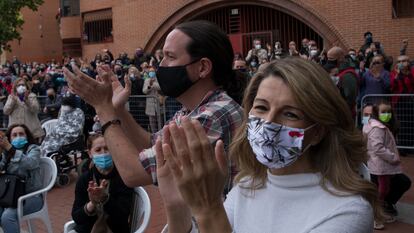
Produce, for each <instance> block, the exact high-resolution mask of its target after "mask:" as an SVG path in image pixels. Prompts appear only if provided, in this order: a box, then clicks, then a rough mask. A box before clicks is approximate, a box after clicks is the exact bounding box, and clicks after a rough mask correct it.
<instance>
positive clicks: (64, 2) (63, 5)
mask: <svg viewBox="0 0 414 233" xmlns="http://www.w3.org/2000/svg"><path fill="white" fill-rule="evenodd" d="M60 9H61V14H62V15H61V16H62V17H66V16H76V15H79V14H80V8H79V0H60Z"/></svg>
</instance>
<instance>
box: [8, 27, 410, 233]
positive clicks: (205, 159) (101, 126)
mask: <svg viewBox="0 0 414 233" xmlns="http://www.w3.org/2000/svg"><path fill="white" fill-rule="evenodd" d="M364 39H365V41H364V43H363V45H362V46H361V48H360V49H359V50H356V49H352V48H351V49H348V50H347V51H346V50H344V49H343V48H340V47H337V46H334V47H332V48H329V49H322V50H321V48H319V47H318V45H317V43H316V42H315V41H313V40H308V39H306V38H305V39H303V40H302V44H301V45H300V48H299V47H297V46H296V43H295V42H294V41H291V42H290V43H289V44H288V48H287V49H284V48H283V46H282V43H281V42H279V41H276V42H274V43H273V42H272V43H271V42H262V41H261V40H260V39H254V40H253V44H252V46H253V48H252V49H251V50H249V51H248V52H247V54H246V57H244V56H243V54H240V53H234V52H233V49H232V46H231V43H230V41H229V39H228V37H227V35H226V34H225V33H224V32H222V31H221V30H220V29H219V28H218V27H216V26H215V25H213V24H211V23H208V22H205V21H191V22H185V23H182V24H180V25H177V26H176V27H175V28H174V29H173V30H172V31H171V32H170V33H169V34H168V36H167V37H166V40H165V44H164V47H163V49H162V50H161V49H159V50H157V51H155V53H154V54H147V53H146V52H144V50H143V49H142V48H138V49H136V52H135V54H134V56H133V57H129V56H128V54H127V53H121V54H119V56H118V58H115V57H114V55H113V54H112V53H111V52H110V51H109V50H107V49H105V50H102V52H101V53H98V54H97V55H96V56H95V58H94V59H93V60H91V61H88V60H87V59H85V58H83V59H75V58H69V57H66V58H65V59H64V60H63V61H62V62H57V61H54V60H52V61H50V62H47V63H45V64H42V63H37V62H31V63H23V62H20V61H19V59H18V58H17V57H14V58H13V61H11V62H7V63H6V64H4V65H2V67H1V68H0V88H1V92H0V94H1V96H0V100H1V101H2V104H3V114H5V115H8V116H9V119H8V121H4V120H3V122H2V123H3V126H4V127H7V126H9V131H8V133H7V137H6V135H3V136H1V137H0V139H1V142H0V147H1V148H0V149H1V150H2V151H3V153H2V160H1V162H0V168H3V169H6V170H7V171H8V172H20V173H21V172H23V170H24V172H23V174H24V175H25V176H27V177H32V178H33V176H32V173H35V172H37V170H36V169H38V165H36V164H38V162H36V161H37V160H36V158H39V157H40V155H42V156H48V155H50V153H53V152H54V151H56V150H58V149H59V148H60V147H61V146H63V145H65V144H68V143H70V142H71V141H74V140H76V139H77V138H79V137H80V136H82V135H84V136H85V137H86V138H87V148H85V149H86V150H87V151H88V154H89V160H88V161H89V162H88V164H87V169H86V172H85V173H83V174H82V176H81V177H79V179H78V181H77V185H76V190H75V202H74V205H73V209H72V217H73V219H74V220H75V222H76V227H75V230H74V232H77V233H81V232H91V231H92V229H95V228H96V227H98V225H100V226H101V227H102V226H104V227H108V228H109V229H111V231H112V232H114V233H115V232H129V228H130V226H129V224H130V214H131V209H130V207H131V202H132V193H133V190H132V188H133V187H136V186H144V185H149V184H156V185H158V187H159V191H160V193H161V196H162V200H163V202H164V206H165V208H166V214H167V220H168V226H166V228H165V229H164V231H165V232H166V231H168V232H189V231H191V232H198V231H202V232H232V231H235V232H273V231H274V229H280V232H315V231H317V232H355V233H357V232H358V233H360V232H372V230H373V228H374V227H375V228H376V229H383V228H384V223H387V222H392V221H395V218H394V216H395V215H397V214H398V211H397V209H396V207H395V204H396V203H397V202H398V200H399V199H400V198H401V196H402V195H403V193H404V192H406V191H407V190H408V189H409V188H410V185H411V181H410V180H409V178H408V177H407V176H406V175H404V173H403V170H402V168H401V160H400V154H402V152H407V151H399V150H398V149H397V147H396V142H398V140H399V139H397V138H398V135H399V134H404V135H405V134H406V133H407V132H406V130H407V129H411V130H412V129H413V128H414V127H411V126H412V124H414V122H412V119H411V121H410V120H407V119H409V118H410V116H411V118H412V117H413V116H414V112H413V111H414V106H412V108H404V109H403V110H401V108H400V104H401V103H404V104H407V103H409V104H411V105H414V97H413V96H408V95H406V96H393V97H392V98H380V99H375V101H373V102H372V103H371V102H370V103H364V104H363V106H360V105H361V104H360V103H361V102H362V100H363V97H364V96H366V95H372V94H379V95H383V94H414V66H413V63H412V61H411V60H410V58H409V57H408V56H407V55H406V50H407V49H408V41H407V40H404V41H403V45H402V49H401V51H400V56H398V58H397V59H396V61H395V62H394V60H393V58H392V57H391V56H388V55H386V53H385V51H384V48H383V46H382V44H381V43H380V42H378V41H375V40H374V39H373V35H372V33H370V32H367V33H365V34H364ZM262 43H263V44H266V46H265V47H262ZM273 45H274V46H273ZM131 95H149V96H151V98H147V99H142V101H141V102H140V101H138V102H134V103H132V102H129V101H128V100H129V97H130V96H131ZM38 96H47V100H46V104H45V107H44V108H43V109H40V108H41V107H40V104H39V102H38V99H37V97H38ZM165 96H168V99H171V100H172V101H176V102H174V104H173V106H175V107H174V108H172V109H170V110H169V111H170V112H166V114H167V115H168V117H167V119H169V120H168V121H167V122H165V126H164V127H163V129H162V130H159V131H158V129H159V127H158V124H163V123H164V122H160V121H159V116H160V115H161V112H160V105H163V104H165V103H166V100H165V99H166V98H165ZM410 98H411V99H410ZM387 100H388V101H387ZM181 105H182V108H178V107H177V106H181ZM315 106H318V107H317V108H315ZM361 108H362V110H359V109H361ZM131 109H139V110H140V111H142V112H145V115H146V116H147V117H148V122H144V121H142V119H136V118H134V116H133V115H131V114H130V112H129V110H131ZM359 111H362V112H363V117H358V116H359V115H360V114H358V112H359ZM40 112H43V113H44V114H47V117H48V118H49V119H57V121H58V123H57V125H56V127H55V128H54V129H53V130H52V131H51V132H48V133H47V134H46V135H44V132H43V130H42V129H41V127H40V119H39V117H38V115H39V113H40ZM355 121H357V122H358V123H359V125H361V127H360V128H358V127H356V126H355ZM362 126H363V127H362ZM410 127H411V128H410ZM361 128H362V130H361ZM399 129H401V130H399ZM404 130H405V131H404ZM14 131H18V132H17V133H16V132H14ZM157 131H158V132H157ZM13 132H14V134H13ZM90 132H94V133H93V134H90ZM411 133H414V132H411ZM13 135H14V136H13ZM403 139H404V138H402V141H404V140H403ZM8 140H11V142H10V143H9V142H8ZM399 144H400V142H399ZM402 145H403V144H402ZM367 151H368V152H367ZM35 152H36V155H34V153H35ZM29 158H30V159H31V160H29ZM24 159H27V162H22V161H26V160H24ZM19 163H21V164H19ZM364 164H365V165H366V166H367V167H368V170H369V172H370V173H371V180H366V179H363V178H362V177H361V176H360V175H359V170H360V168H361V166H362V165H364ZM29 165H30V166H31V167H30V168H27V166H29ZM4 167H5V168H4ZM26 173H30V175H27V174H26ZM31 182H34V181H31ZM33 187H35V185H34V186H33ZM33 187H32V188H33ZM223 200H225V201H224V202H223ZM292 202H295V205H291V204H290V203H292ZM39 205H41V203H40V204H39V203H37V202H36V200H33V204H30V205H29V204H28V205H27V206H28V208H29V207H30V208H29V209H30V210H28V211H35V210H36V208H38V206H39ZM305 207H306V208H305ZM246 209H248V210H249V211H246ZM263 210H269V211H268V212H269V213H272V214H270V215H266V216H263V214H262V213H263ZM13 211H15V208H14V209H13V208H5V210H4V211H3V208H2V207H0V215H1V219H2V221H1V225H2V227H3V229H4V230H5V232H6V233H14V232H19V230H18V227H16V226H18V224H17V225H16V218H17V217H16V218H14V217H15V215H16V213H15V212H13ZM11 215H13V216H12V217H13V218H14V220H13V221H12V222H13V224H11V223H8V222H7V221H6V220H4V221H3V218H5V219H6V218H7V219H9V220H10V218H11V217H10V216H11ZM258 215H260V216H262V217H261V218H257V216H258ZM192 216H193V217H194V218H192ZM293 216H294V217H293ZM297 221H300V222H302V223H303V224H297ZM98 223H99V224H98Z"/></svg>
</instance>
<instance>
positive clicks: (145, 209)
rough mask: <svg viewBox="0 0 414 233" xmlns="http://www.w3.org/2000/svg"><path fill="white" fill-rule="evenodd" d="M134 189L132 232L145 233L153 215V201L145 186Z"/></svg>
mask: <svg viewBox="0 0 414 233" xmlns="http://www.w3.org/2000/svg"><path fill="white" fill-rule="evenodd" d="M134 191H135V195H134V208H133V214H132V225H131V232H132V233H144V231H145V229H147V227H148V224H149V220H150V217H151V201H150V199H149V197H148V194H147V192H146V191H145V189H144V188H143V187H135V188H134Z"/></svg>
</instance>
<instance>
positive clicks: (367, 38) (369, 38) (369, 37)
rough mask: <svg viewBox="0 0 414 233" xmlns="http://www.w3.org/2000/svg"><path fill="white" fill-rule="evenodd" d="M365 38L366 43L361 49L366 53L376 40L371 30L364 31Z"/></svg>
mask: <svg viewBox="0 0 414 233" xmlns="http://www.w3.org/2000/svg"><path fill="white" fill-rule="evenodd" d="M364 39H365V41H364V44H363V45H362V46H361V48H360V49H359V51H361V52H362V53H364V54H365V50H367V49H368V48H369V47H370V46H371V44H372V42H374V39H373V37H372V33H371V32H369V31H368V32H365V33H364Z"/></svg>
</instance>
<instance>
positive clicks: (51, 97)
mask: <svg viewBox="0 0 414 233" xmlns="http://www.w3.org/2000/svg"><path fill="white" fill-rule="evenodd" d="M47 97H49V99H50V100H54V99H55V96H54V95H47Z"/></svg>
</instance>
